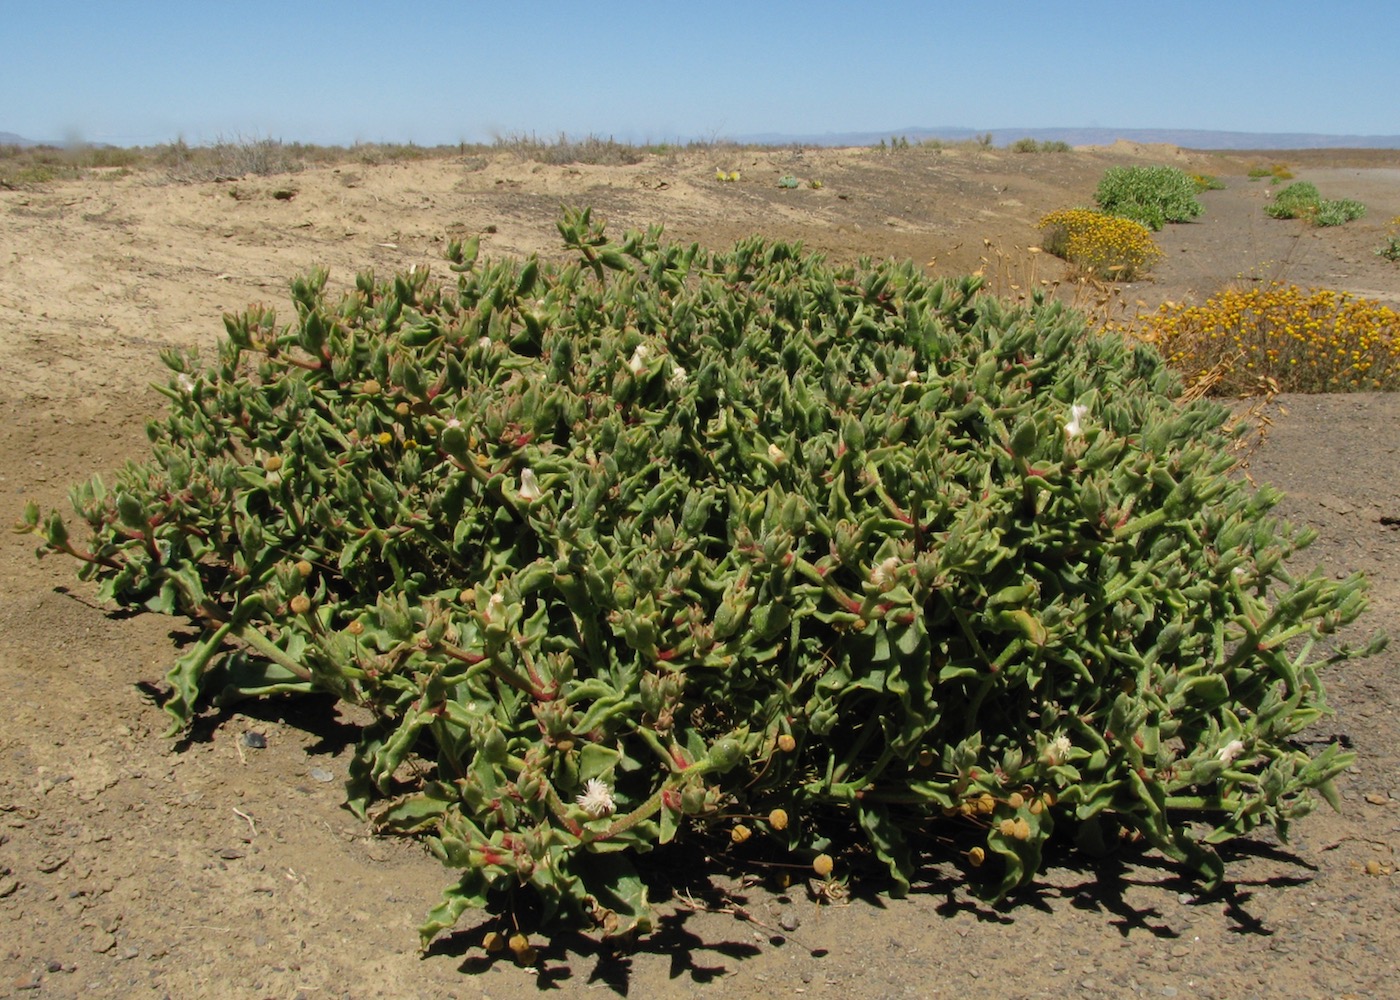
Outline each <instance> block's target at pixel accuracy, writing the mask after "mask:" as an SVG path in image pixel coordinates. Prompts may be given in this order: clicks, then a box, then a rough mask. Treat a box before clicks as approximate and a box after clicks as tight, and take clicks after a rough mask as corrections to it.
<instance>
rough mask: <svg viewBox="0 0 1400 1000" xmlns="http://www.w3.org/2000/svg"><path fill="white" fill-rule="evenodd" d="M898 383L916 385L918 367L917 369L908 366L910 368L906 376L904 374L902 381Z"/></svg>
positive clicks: (917, 381) (917, 382)
mask: <svg viewBox="0 0 1400 1000" xmlns="http://www.w3.org/2000/svg"><path fill="white" fill-rule="evenodd" d="M899 384H900V385H918V384H919V369H917V368H910V369H909V374H908V375H906V376H904V381H903V382H901V383H899Z"/></svg>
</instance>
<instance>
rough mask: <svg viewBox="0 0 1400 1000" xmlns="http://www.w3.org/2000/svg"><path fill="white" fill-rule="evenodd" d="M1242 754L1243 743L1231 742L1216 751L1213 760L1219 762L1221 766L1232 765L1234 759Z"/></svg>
mask: <svg viewBox="0 0 1400 1000" xmlns="http://www.w3.org/2000/svg"><path fill="white" fill-rule="evenodd" d="M1242 753H1244V741H1243V740H1231V741H1230V742H1229V743H1226V744H1225V745H1224V746H1223V747H1221V748H1220V749H1219V750H1218V751H1216V754H1215V759H1216V760H1218V761H1220V762H1221V763H1222V764H1233V763H1234V762H1235V758H1236V757H1238V756H1239V755H1240V754H1242Z"/></svg>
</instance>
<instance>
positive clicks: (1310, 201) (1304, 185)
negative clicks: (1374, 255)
mask: <svg viewBox="0 0 1400 1000" xmlns="http://www.w3.org/2000/svg"><path fill="white" fill-rule="evenodd" d="M1264 211H1265V212H1266V213H1268V214H1269V215H1270V216H1272V217H1273V218H1275V219H1306V220H1307V221H1308V222H1310V223H1312V224H1313V225H1314V226H1340V225H1343V224H1344V223H1347V222H1351V221H1352V220H1353V219H1359V218H1361V217H1362V216H1363V215H1365V214H1366V206H1365V205H1363V204H1361V202H1359V201H1353V200H1352V199H1350V198H1338V199H1336V200H1323V198H1322V195H1321V194H1320V193H1319V192H1318V190H1317V186H1316V185H1314V184H1312V183H1310V182H1308V181H1298V182H1297V183H1294V184H1290V185H1288V187H1286V188H1284V189H1283V190H1282V191H1280V192H1279V193H1278V194H1277V195H1276V196H1275V197H1274V200H1273V201H1272V202H1271V203H1270V204H1268V205H1266V206H1264Z"/></svg>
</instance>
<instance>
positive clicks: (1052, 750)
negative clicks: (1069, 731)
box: [1045, 733, 1073, 764]
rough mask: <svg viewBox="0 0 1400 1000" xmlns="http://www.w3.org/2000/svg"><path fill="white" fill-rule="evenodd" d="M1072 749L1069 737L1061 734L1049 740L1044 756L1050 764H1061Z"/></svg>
mask: <svg viewBox="0 0 1400 1000" xmlns="http://www.w3.org/2000/svg"><path fill="white" fill-rule="evenodd" d="M1072 749H1073V744H1071V743H1070V741H1069V737H1068V736H1066V735H1065V734H1064V733H1061V734H1060V735H1059V736H1056V737H1055V738H1054V739H1053V740H1051V741H1050V745H1049V746H1048V747H1046V748H1045V756H1046V757H1048V758H1050V763H1051V764H1063V763H1064V762H1065V758H1067V757H1068V756H1069V752H1070V750H1072Z"/></svg>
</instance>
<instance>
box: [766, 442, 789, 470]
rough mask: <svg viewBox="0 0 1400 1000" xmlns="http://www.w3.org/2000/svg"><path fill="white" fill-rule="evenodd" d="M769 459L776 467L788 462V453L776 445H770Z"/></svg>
mask: <svg viewBox="0 0 1400 1000" xmlns="http://www.w3.org/2000/svg"><path fill="white" fill-rule="evenodd" d="M768 457H769V458H770V459H771V460H772V462H773V464H774V465H782V464H783V463H784V462H786V461H787V452H785V451H783V449H781V448H779V447H778V446H777V445H776V444H770V445H769V446H768Z"/></svg>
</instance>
